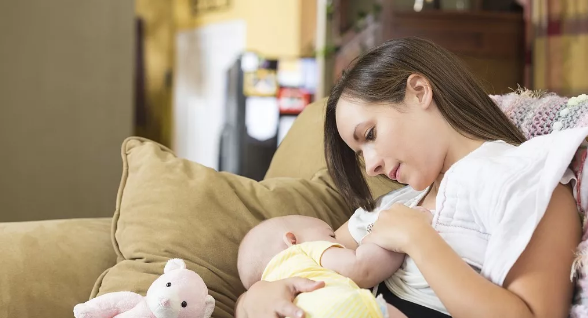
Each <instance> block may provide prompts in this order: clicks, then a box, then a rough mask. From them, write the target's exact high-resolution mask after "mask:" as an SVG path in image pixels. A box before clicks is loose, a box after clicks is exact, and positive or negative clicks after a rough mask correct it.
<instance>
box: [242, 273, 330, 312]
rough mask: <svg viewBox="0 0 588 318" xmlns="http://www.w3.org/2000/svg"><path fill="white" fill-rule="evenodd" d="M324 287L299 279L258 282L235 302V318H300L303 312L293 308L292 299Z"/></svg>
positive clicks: (311, 281)
mask: <svg viewBox="0 0 588 318" xmlns="http://www.w3.org/2000/svg"><path fill="white" fill-rule="evenodd" d="M324 286H325V283H324V282H316V281H313V280H310V279H306V278H301V277H292V278H286V279H282V280H278V281H275V282H266V281H259V282H257V283H255V284H253V286H251V288H249V290H248V291H247V292H246V293H245V294H243V295H242V296H241V297H240V299H239V300H238V301H237V308H236V310H235V317H236V318H276V317H292V318H302V317H304V312H303V311H302V310H301V309H300V308H298V307H296V306H294V304H293V303H292V302H293V301H294V298H296V296H297V295H298V294H300V293H305V292H311V291H314V290H317V289H319V288H322V287H324Z"/></svg>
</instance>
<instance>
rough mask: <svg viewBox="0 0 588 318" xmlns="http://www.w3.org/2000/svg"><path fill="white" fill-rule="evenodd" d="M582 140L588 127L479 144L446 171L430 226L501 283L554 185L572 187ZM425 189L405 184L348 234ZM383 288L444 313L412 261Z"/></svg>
mask: <svg viewBox="0 0 588 318" xmlns="http://www.w3.org/2000/svg"><path fill="white" fill-rule="evenodd" d="M587 135H588V128H579V129H570V130H564V131H561V132H556V133H552V134H549V135H545V136H540V137H536V138H533V139H531V140H529V141H527V142H525V143H523V144H522V145H520V146H518V147H515V146H512V145H510V144H507V143H505V142H503V141H493V142H486V143H484V144H483V145H482V146H480V147H479V148H478V149H476V150H474V151H473V152H471V153H470V154H468V155H467V156H466V157H464V158H462V159H461V160H459V161H458V162H456V163H455V164H453V166H451V168H450V169H449V170H448V171H447V172H446V173H445V175H444V177H443V180H442V181H441V184H440V186H439V191H438V194H437V197H436V208H435V211H434V212H433V221H432V226H433V228H434V229H435V230H436V231H437V232H438V233H439V234H440V236H441V237H442V238H443V239H444V240H445V241H446V242H447V243H448V244H449V245H450V246H451V247H452V248H453V249H454V250H455V252H456V253H457V254H458V255H459V256H460V257H461V258H462V259H463V260H464V261H465V262H467V263H468V264H469V265H470V266H471V267H472V268H473V269H475V270H476V271H477V272H479V273H480V274H481V275H483V276H484V277H485V278H487V279H488V280H490V281H491V282H493V283H495V284H497V285H499V286H501V285H502V284H503V282H504V279H505V277H506V275H507V274H508V272H509V270H510V269H511V268H512V266H513V265H514V263H515V262H516V260H517V259H518V258H519V256H520V255H521V254H522V252H523V251H524V249H525V247H526V246H527V244H528V243H529V241H530V239H531V236H532V235H533V232H534V231H535V229H536V227H537V225H538V224H539V221H541V218H542V217H543V215H544V213H545V211H546V209H547V205H548V204H549V201H550V199H551V195H552V193H553V190H554V189H555V187H556V186H557V185H558V184H559V183H564V184H567V183H570V182H572V184H575V182H573V180H574V176H573V174H572V172H571V171H570V170H569V169H568V166H569V164H570V162H571V160H572V158H573V156H574V154H575V152H576V150H577V149H578V147H579V146H580V145H581V143H582V142H583V141H584V139H585V138H586V136H587ZM426 191H427V190H424V191H416V190H414V189H412V188H410V187H404V188H402V189H399V190H396V191H393V192H391V193H389V194H387V195H384V196H383V197H381V198H380V199H378V202H377V205H376V206H377V207H376V209H375V210H374V211H373V212H367V211H365V210H363V209H361V208H360V209H357V210H356V211H355V213H354V214H353V216H352V217H351V219H350V220H349V223H348V226H349V231H350V233H351V235H352V236H353V238H354V239H355V240H356V241H357V242H358V243H359V244H361V240H362V239H363V237H364V236H366V235H367V234H368V229H369V228H370V227H371V225H372V224H373V223H374V222H375V221H376V220H377V219H378V215H379V213H380V211H382V210H386V209H387V208H389V207H390V206H391V205H392V204H394V203H403V204H405V205H407V206H409V207H415V206H416V205H417V204H418V203H419V202H420V201H421V199H422V198H423V197H424V195H425V194H426ZM415 213H422V212H415ZM385 283H386V286H387V287H388V288H389V289H390V291H392V292H393V293H394V294H395V295H397V296H398V297H400V298H402V299H404V300H407V301H411V302H414V303H416V304H419V305H422V306H425V307H428V308H431V309H434V310H437V311H440V312H443V313H445V314H449V313H448V312H447V310H446V309H445V307H444V306H443V304H442V303H441V301H440V300H439V298H438V297H437V296H436V295H435V293H434V292H433V290H432V289H431V288H430V286H429V285H428V284H427V282H426V280H425V279H424V277H423V275H422V274H421V273H420V271H419V270H418V267H417V266H416V264H415V263H414V261H413V260H412V259H411V258H410V257H406V259H405V261H404V264H403V265H402V267H401V268H400V269H399V270H398V271H397V272H396V273H395V274H394V275H393V276H392V277H390V278H389V279H388V280H386V282H385Z"/></svg>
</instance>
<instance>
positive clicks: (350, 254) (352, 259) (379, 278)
mask: <svg viewBox="0 0 588 318" xmlns="http://www.w3.org/2000/svg"><path fill="white" fill-rule="evenodd" d="M403 261H404V254H399V253H395V252H390V251H388V250H385V249H383V248H381V247H380V246H378V245H376V244H372V243H366V244H362V245H360V246H359V247H358V248H357V249H356V250H355V251H354V250H351V249H347V248H339V247H331V248H329V249H327V250H326V251H325V252H324V253H323V255H322V257H321V265H322V266H323V267H325V268H328V269H332V270H334V271H335V272H337V273H339V274H341V275H343V276H346V277H349V278H351V279H352V280H353V281H354V282H355V283H356V284H357V285H358V286H359V287H361V288H371V287H374V286H376V285H377V284H379V283H381V282H383V281H384V280H386V279H387V278H388V277H390V276H392V274H394V272H396V270H397V269H398V268H400V266H401V265H402V262H403Z"/></svg>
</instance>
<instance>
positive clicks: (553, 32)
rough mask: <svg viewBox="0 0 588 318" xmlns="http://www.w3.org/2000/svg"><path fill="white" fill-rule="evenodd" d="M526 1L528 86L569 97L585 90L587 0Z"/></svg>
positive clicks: (587, 75) (587, 79)
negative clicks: (528, 59)
mask: <svg viewBox="0 0 588 318" xmlns="http://www.w3.org/2000/svg"><path fill="white" fill-rule="evenodd" d="M525 2H527V3H526V5H527V10H528V12H529V13H530V14H528V15H527V17H528V19H529V21H528V23H529V24H530V25H529V26H530V28H529V29H530V30H529V31H530V32H528V33H527V34H528V35H529V36H530V39H528V40H529V41H528V42H527V43H528V45H529V49H530V52H529V53H530V58H531V61H530V64H531V66H530V74H529V81H530V83H529V84H530V86H531V87H532V88H534V89H544V90H547V91H550V92H555V93H557V94H560V95H563V96H570V97H571V96H576V95H579V94H583V93H588V1H587V0H527V1H525Z"/></svg>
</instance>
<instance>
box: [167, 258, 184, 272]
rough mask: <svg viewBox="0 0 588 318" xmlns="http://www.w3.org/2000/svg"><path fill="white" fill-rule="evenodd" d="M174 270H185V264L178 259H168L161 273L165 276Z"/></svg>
mask: <svg viewBox="0 0 588 318" xmlns="http://www.w3.org/2000/svg"><path fill="white" fill-rule="evenodd" d="M176 269H186V263H184V260H182V259H179V258H173V259H170V260H169V261H167V264H165V268H164V269H163V273H164V274H167V273H169V272H170V271H173V270H176Z"/></svg>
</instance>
